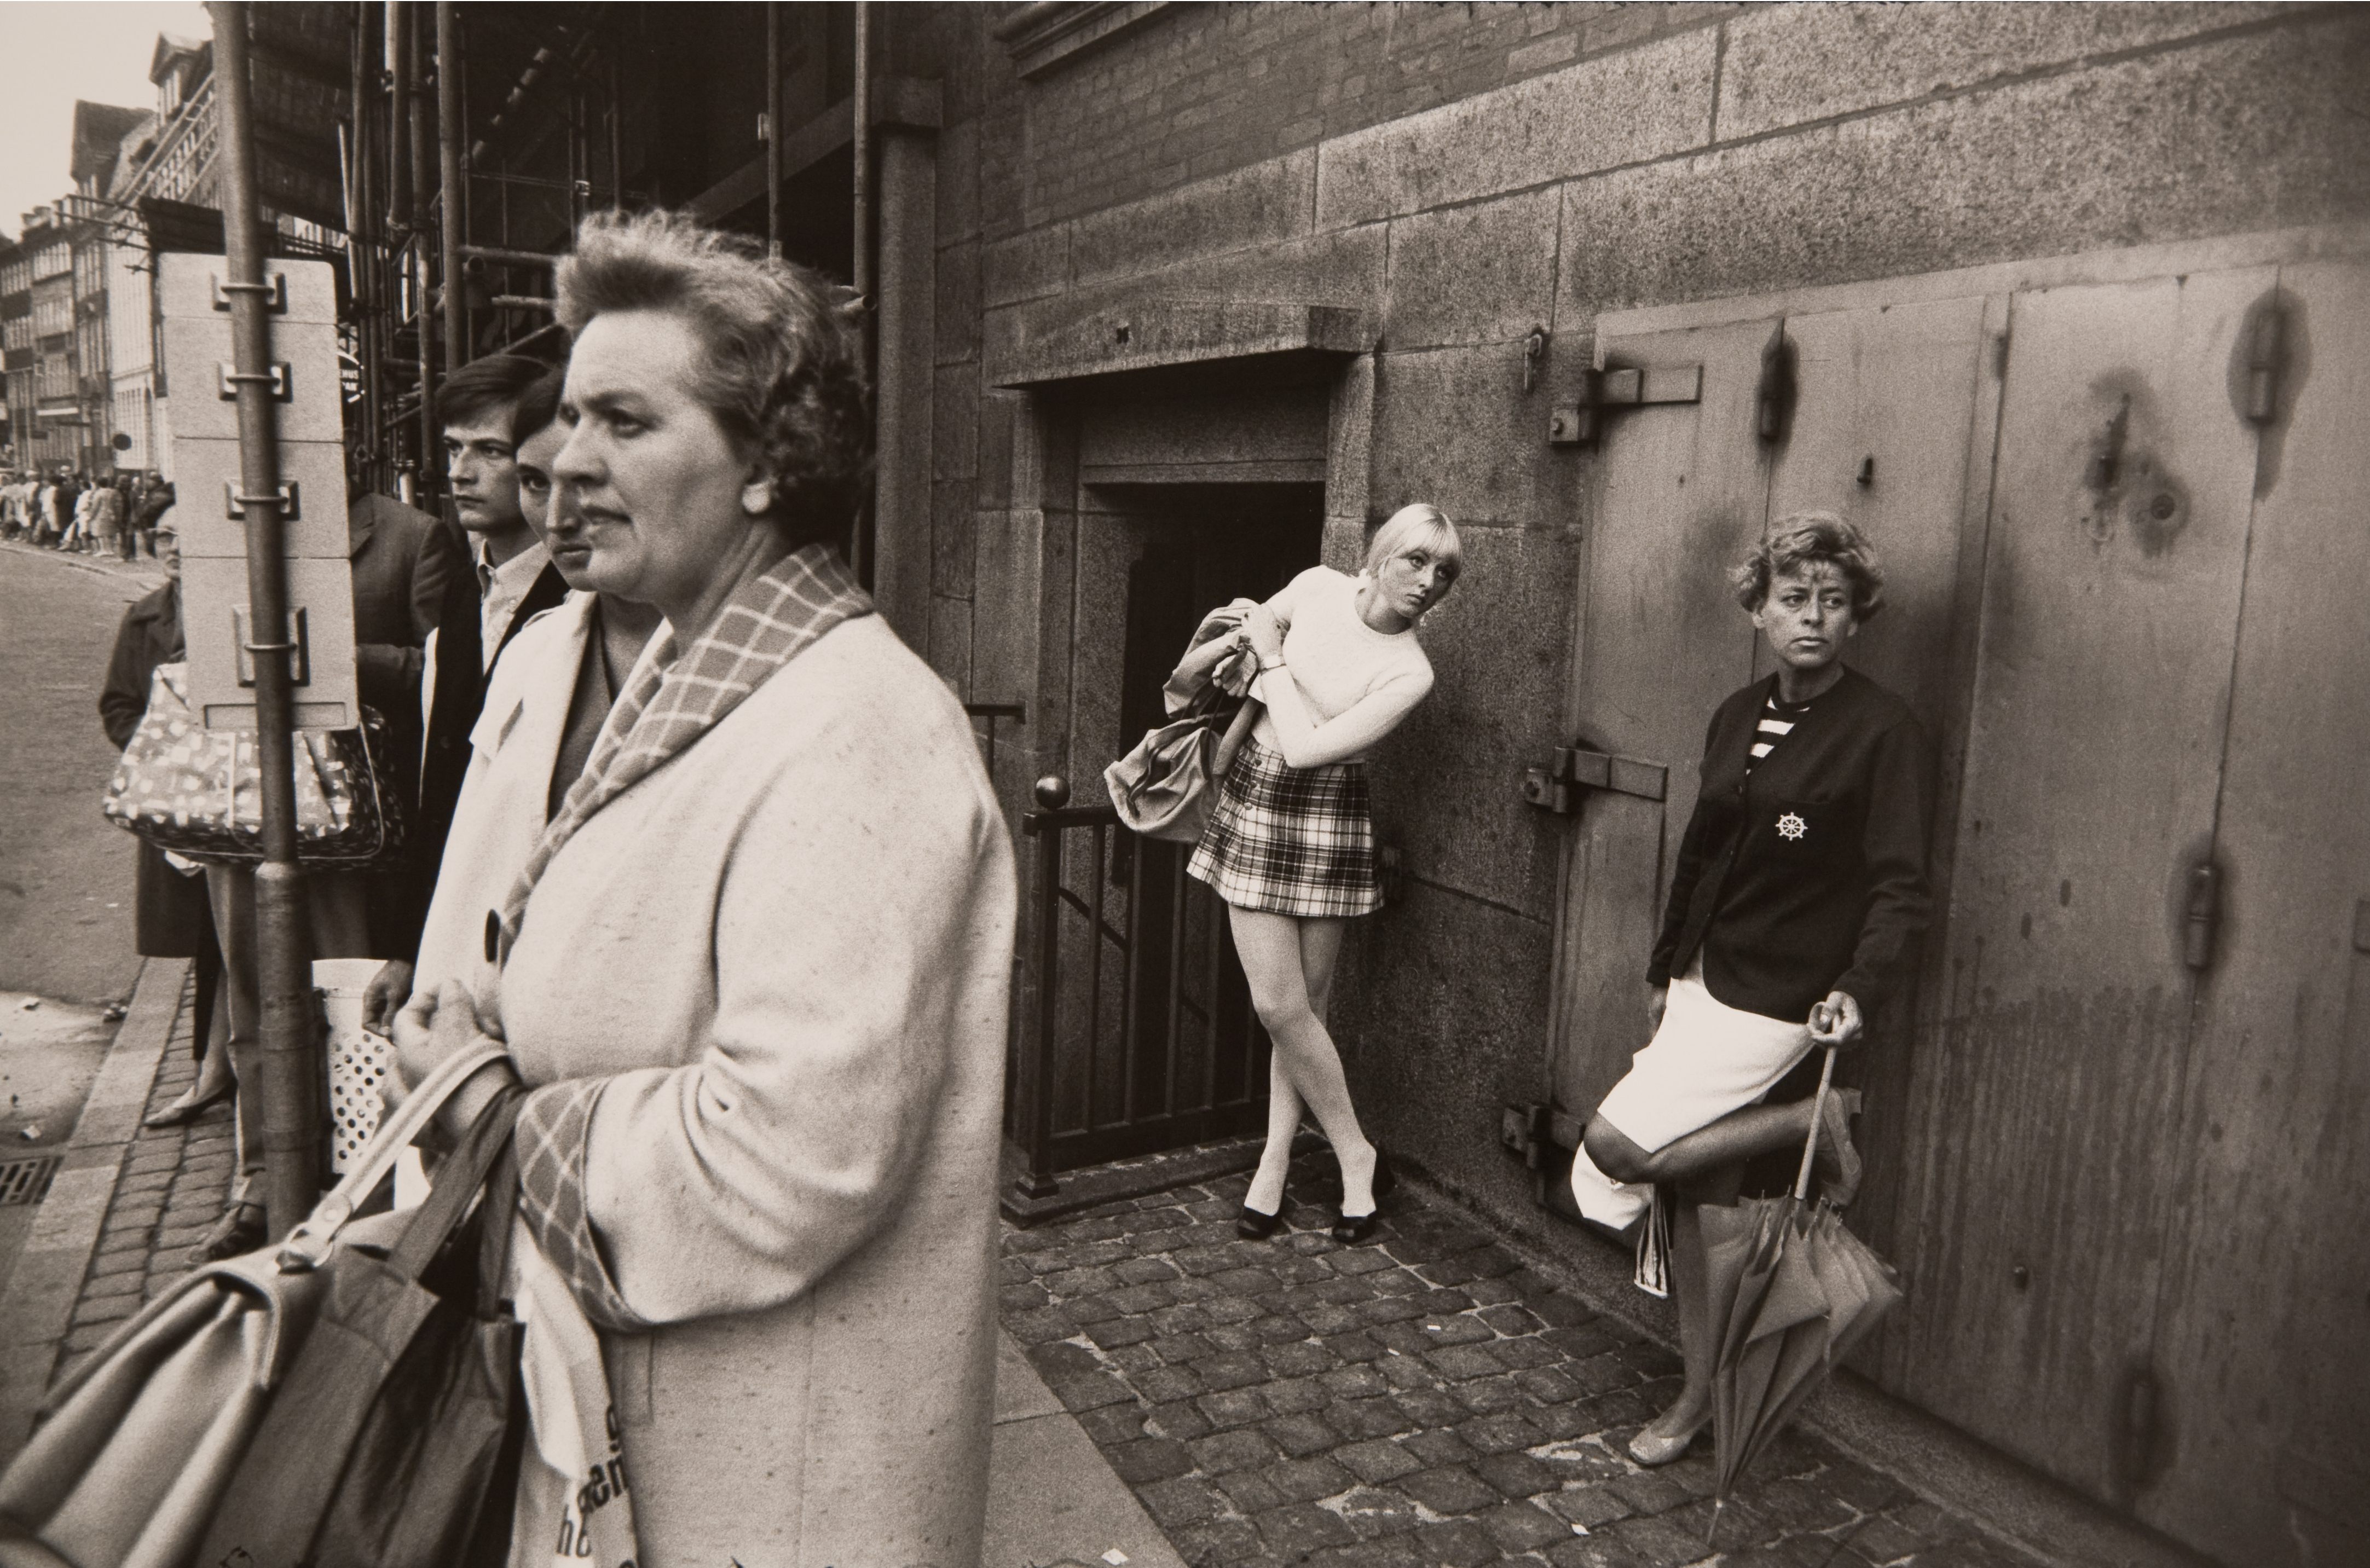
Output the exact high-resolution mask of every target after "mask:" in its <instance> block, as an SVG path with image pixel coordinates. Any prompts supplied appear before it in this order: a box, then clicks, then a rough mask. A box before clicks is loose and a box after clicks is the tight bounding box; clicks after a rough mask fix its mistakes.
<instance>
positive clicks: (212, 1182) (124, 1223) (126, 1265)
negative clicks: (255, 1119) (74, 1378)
mask: <svg viewBox="0 0 2370 1568" xmlns="http://www.w3.org/2000/svg"><path fill="white" fill-rule="evenodd" d="M197 1075H198V1066H197V1061H196V1058H195V1057H194V1056H193V1055H191V1054H190V998H189V993H188V991H187V990H186V989H185V990H184V991H183V993H182V997H181V1006H180V1009H179V1016H178V1018H177V1019H176V1020H174V1023H173V1034H172V1039H171V1042H170V1043H168V1044H167V1046H166V1047H165V1058H164V1060H163V1061H162V1062H161V1063H159V1064H158V1066H157V1068H156V1081H155V1087H154V1088H153V1089H152V1090H150V1091H149V1096H148V1105H147V1110H148V1111H151V1112H153V1111H155V1110H158V1109H160V1108H162V1107H163V1106H166V1105H168V1104H170V1103H171V1102H172V1101H175V1100H178V1098H180V1094H181V1091H182V1090H185V1089H187V1088H189V1087H190V1084H191V1083H193V1082H195V1081H196V1079H197ZM232 1143H233V1140H232V1133H231V1113H230V1102H229V1101H222V1102H221V1103H219V1104H216V1105H212V1106H209V1107H207V1109H206V1111H205V1112H204V1113H203V1114H201V1116H199V1118H198V1119H197V1120H196V1121H194V1122H191V1123H189V1124H186V1125H183V1126H178V1127H165V1128H155V1127H143V1128H141V1129H140V1130H139V1132H138V1134H137V1135H136V1136H134V1137H133V1139H132V1147H130V1149H129V1150H128V1151H127V1152H126V1154H125V1156H124V1160H123V1170H122V1174H121V1176H120V1177H118V1178H117V1180H116V1183H115V1197H114V1200H113V1201H112V1202H111V1203H109V1205H108V1209H107V1219H106V1221H105V1223H104V1224H103V1225H102V1226H101V1228H100V1229H99V1235H98V1251H97V1252H96V1253H95V1254H94V1255H93V1256H92V1258H91V1261H90V1272H89V1274H87V1275H86V1277H85V1278H84V1280H83V1286H82V1293H81V1295H80V1296H79V1297H77V1298H76V1300H75V1311H74V1326H73V1328H72V1329H71V1330H69V1331H68V1332H67V1334H66V1338H65V1343H64V1346H63V1355H62V1356H61V1357H60V1358H59V1363H58V1366H57V1371H58V1372H60V1373H63V1372H64V1370H65V1369H66V1367H67V1366H69V1365H70V1364H71V1363H72V1362H73V1360H74V1358H75V1357H76V1356H79V1355H83V1354H84V1353H86V1352H87V1351H90V1350H92V1349H94V1348H96V1347H97V1346H98V1344H99V1343H101V1342H102V1341H104V1340H105V1339H106V1338H107V1336H108V1335H109V1333H111V1332H114V1330H115V1326H116V1325H117V1324H118V1323H120V1322H121V1321H122V1320H124V1319H126V1318H129V1317H130V1316H132V1313H134V1312H136V1311H138V1310H139V1309H140V1308H141V1307H142V1305H143V1304H144V1303H145V1302H146V1301H148V1300H149V1299H150V1298H151V1297H154V1296H155V1295H156V1293H157V1292H159V1291H161V1290H163V1289H164V1288H165V1287H166V1286H168V1285H170V1284H171V1283H172V1282H173V1281H174V1280H176V1279H178V1278H179V1277H180V1276H181V1275H182V1274H186V1273H188V1272H189V1268H190V1249H191V1248H192V1247H193V1246H195V1244H196V1243H197V1240H198V1239H199V1238H200V1237H201V1236H203V1235H204V1234H205V1233H206V1232H207V1231H208V1230H210V1229H212V1228H213V1223H214V1221H215V1220H217V1219H219V1218H221V1217H222V1212H223V1208H224V1204H225V1201H226V1200H227V1197H228V1195H229V1192H230V1177H231V1166H232V1163H233V1160H234V1159H235V1158H236V1157H235V1153H234V1150H233V1147H232Z"/></svg>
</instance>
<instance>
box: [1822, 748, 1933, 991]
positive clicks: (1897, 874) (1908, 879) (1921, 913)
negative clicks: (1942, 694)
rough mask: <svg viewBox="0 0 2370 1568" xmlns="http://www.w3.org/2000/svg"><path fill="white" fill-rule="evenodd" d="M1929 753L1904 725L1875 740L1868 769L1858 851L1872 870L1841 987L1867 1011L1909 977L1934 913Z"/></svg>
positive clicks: (1840, 988) (1870, 870)
mask: <svg viewBox="0 0 2370 1568" xmlns="http://www.w3.org/2000/svg"><path fill="white" fill-rule="evenodd" d="M1926 752H1927V748H1926V741H1925V736H1924V734H1923V732H1921V731H1919V729H1918V728H1917V726H1916V724H1915V723H1911V722H1907V721H1904V722H1902V723H1898V724H1895V725H1893V727H1892V728H1891V729H1890V730H1889V731H1887V732H1885V734H1884V735H1883V737H1882V738H1881V739H1880V740H1879V741H1878V742H1877V746H1876V755H1875V757H1874V759H1873V762H1872V765H1871V767H1870V778H1869V795H1868V818H1867V823H1866V826H1865V828H1864V830H1863V833H1862V836H1861V849H1860V854H1861V858H1862V860H1863V862H1864V863H1865V864H1866V866H1867V868H1868V871H1867V875H1868V913H1867V915H1866V916H1865V917H1863V918H1862V919H1861V921H1860V928H1859V941H1858V944H1857V945H1856V946H1855V947H1854V948H1853V950H1852V962H1851V967H1850V968H1849V969H1847V970H1846V971H1844V973H1843V974H1842V976H1841V977H1840V978H1838V979H1837V980H1836V981H1835V989H1836V990H1838V991H1843V992H1846V993H1847V994H1848V995H1849V996H1850V997H1852V998H1853V999H1854V1000H1856V1001H1858V1003H1859V1004H1860V1007H1861V1008H1862V1009H1864V1010H1866V1011H1869V1012H1873V1011H1875V1010H1876V1009H1877V1008H1879V1007H1881V1006H1882V1005H1883V1003H1884V1001H1885V999H1886V998H1887V997H1890V996H1891V995H1892V994H1893V991H1894V990H1895V989H1896V988H1898V987H1899V986H1900V985H1901V984H1902V982H1903V981H1904V979H1906V978H1907V972H1908V968H1909V964H1910V963H1911V961H1912V959H1913V958H1914V956H1915V954H1916V947H1917V941H1918V939H1919V938H1920V937H1922V936H1923V935H1924V934H1925V931H1926V926H1927V921H1928V920H1930V919H1931V918H1932V916H1933V909H1934V894H1933V889H1932V887H1931V885H1930V884H1929V883H1928V882H1927V880H1926V839H1927V833H1928V831H1929V830H1930V828H1931V826H1932V824H1933V818H1934V786H1933V776H1934V769H1933V765H1932V762H1931V760H1930V759H1929V758H1928V757H1927V754H1926Z"/></svg>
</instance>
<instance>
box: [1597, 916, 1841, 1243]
mask: <svg viewBox="0 0 2370 1568" xmlns="http://www.w3.org/2000/svg"><path fill="white" fill-rule="evenodd" d="M1810 1050H1811V1026H1810V1024H1809V1023H1808V1022H1807V1021H1805V1022H1802V1023H1787V1022H1784V1021H1782V1020H1778V1019H1774V1018H1764V1017H1763V1016H1762V1015H1761V1014H1759V1013H1749V1012H1744V1011H1742V1010H1741V1009H1736V1008H1732V1007H1730V1006H1729V1005H1728V1004H1727V1003H1726V1002H1723V1001H1721V1000H1720V999H1719V998H1718V997H1714V996H1713V995H1712V994H1711V993H1710V992H1709V991H1708V990H1707V989H1705V987H1704V983H1703V959H1702V957H1701V955H1700V954H1698V955H1697V959H1696V961H1695V962H1694V963H1691V964H1689V965H1688V966H1687V972H1686V973H1685V974H1683V975H1681V976H1680V977H1679V978H1677V979H1676V980H1674V981H1672V982H1671V990H1670V997H1669V1002H1668V1005H1667V1006H1666V1007H1665V1008H1664V1009H1663V1010H1662V1027H1661V1028H1660V1029H1658V1030H1656V1031H1655V1032H1654V1038H1653V1039H1652V1040H1651V1041H1649V1042H1647V1044H1646V1048H1645V1049H1644V1050H1642V1051H1640V1052H1639V1053H1638V1054H1637V1055H1635V1056H1633V1057H1631V1058H1630V1059H1629V1071H1628V1076H1626V1077H1625V1078H1622V1080H1621V1081H1620V1082H1619V1083H1616V1084H1615V1085H1614V1086H1613V1091H1612V1092H1611V1093H1609V1094H1607V1095H1606V1096H1605V1102H1604V1103H1603V1104H1601V1105H1599V1106H1598V1107H1597V1108H1596V1113H1597V1114H1598V1115H1599V1116H1602V1117H1604V1118H1605V1121H1606V1122H1607V1123H1609V1124H1611V1125H1612V1126H1614V1127H1615V1128H1616V1129H1618V1130H1619V1131H1620V1132H1621V1133H1622V1134H1623V1136H1627V1137H1628V1139H1629V1141H1630V1142H1631V1143H1634V1144H1636V1145H1637V1146H1638V1147H1639V1148H1642V1149H1644V1150H1645V1151H1646V1152H1647V1153H1648V1154H1652V1153H1654V1152H1655V1151H1657V1150H1659V1149H1662V1148H1664V1147H1668V1146H1669V1145H1671V1144H1673V1143H1675V1142H1677V1141H1678V1140H1679V1139H1680V1138H1683V1137H1685V1136H1686V1135H1687V1134H1689V1133H1692V1132H1695V1131H1697V1129H1698V1128H1702V1127H1708V1126H1709V1125H1710V1124H1712V1123H1714V1122H1717V1121H1719V1120H1720V1118H1721V1117H1722V1116H1725V1115H1727V1114H1728V1113H1730V1112H1731V1111H1736V1110H1741V1109H1742V1108H1743V1107H1744V1106H1747V1105H1751V1104H1753V1103H1754V1101H1758V1100H1760V1099H1761V1098H1762V1097H1763V1096H1764V1095H1766V1094H1767V1093H1768V1092H1769V1091H1770V1090H1772V1089H1774V1088H1776V1087H1777V1080H1778V1079H1779V1078H1784V1077H1785V1076H1786V1075H1787V1074H1788V1073H1789V1072H1791V1071H1792V1070H1793V1068H1794V1064H1795V1063H1797V1062H1799V1061H1801V1059H1802V1058H1803V1057H1804V1056H1806V1055H1809V1054H1810ZM1653 1193H1654V1186H1653V1183H1652V1182H1616V1181H1615V1180H1613V1178H1611V1177H1610V1176H1607V1175H1606V1174H1605V1172H1604V1171H1602V1170H1598V1169H1597V1168H1596V1162H1595V1161H1593V1160H1592V1159H1589V1158H1588V1150H1587V1149H1585V1148H1582V1149H1581V1150H1580V1151H1579V1152H1578V1153H1576V1154H1575V1155H1573V1157H1572V1161H1571V1195H1572V1199H1573V1201H1574V1202H1576V1203H1577V1204H1579V1205H1580V1212H1581V1213H1582V1214H1583V1215H1585V1216H1588V1217H1589V1218H1590V1219H1593V1220H1594V1221H1595V1222H1596V1223H1597V1224H1599V1225H1603V1226H1608V1227H1610V1228H1613V1229H1616V1230H1619V1229H1622V1228H1625V1227H1627V1226H1628V1225H1630V1224H1632V1223H1633V1222H1635V1221H1636V1219H1637V1218H1638V1216H1639V1215H1641V1214H1644V1213H1645V1212H1646V1205H1648V1204H1649V1203H1650V1202H1651V1200H1652V1198H1653Z"/></svg>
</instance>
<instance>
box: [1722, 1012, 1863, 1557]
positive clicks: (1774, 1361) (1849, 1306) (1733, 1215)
mask: <svg viewBox="0 0 2370 1568" xmlns="http://www.w3.org/2000/svg"><path fill="white" fill-rule="evenodd" d="M1834 1077H1835V1048H1834V1047H1833V1046H1830V1047H1828V1049H1827V1058H1826V1063H1825V1065H1824V1067H1823V1068H1822V1069H1821V1071H1820V1074H1819V1092H1818V1097H1817V1099H1816V1100H1815V1101H1812V1109H1811V1136H1810V1137H1809V1139H1808V1140H1807V1141H1806V1142H1805V1143H1804V1145H1803V1148H1802V1166H1801V1172H1800V1173H1799V1174H1798V1175H1797V1176H1796V1178H1795V1182H1794V1191H1793V1192H1792V1193H1791V1194H1789V1195H1788V1196H1785V1197H1777V1198H1749V1199H1746V1200H1745V1201H1743V1203H1739V1204H1736V1205H1733V1206H1731V1207H1727V1208H1715V1207H1707V1208H1705V1209H1703V1210H1702V1211H1701V1213H1700V1215H1699V1216H1698V1223H1699V1224H1700V1225H1701V1227H1702V1231H1703V1240H1704V1266H1705V1275H1706V1284H1707V1286H1708V1295H1709V1302H1710V1309H1711V1327H1712V1340H1713V1343H1715V1344H1717V1345H1718V1346H1719V1347H1720V1350H1719V1358H1718V1359H1717V1360H1716V1361H1715V1362H1714V1364H1713V1370H1712V1435H1713V1438H1714V1440H1715V1442H1716V1444H1717V1447H1718V1456H1719V1457H1718V1464H1717V1469H1716V1471H1715V1486H1714V1492H1713V1506H1712V1533H1714V1534H1717V1532H1718V1531H1719V1528H1720V1509H1721V1508H1722V1507H1724V1506H1726V1505H1727V1502H1728V1498H1729V1495H1730V1493H1731V1492H1733V1491H1734V1490H1735V1486H1736V1481H1737V1478H1738V1477H1739V1476H1740V1475H1742V1474H1743V1471H1744V1468H1745V1466H1747V1465H1749V1464H1751V1463H1752V1462H1753V1460H1754V1458H1755V1457H1756V1456H1757V1455H1759V1454H1760V1453H1761V1452H1762V1450H1763V1449H1765V1448H1766V1447H1768V1446H1769V1442H1770V1439H1772V1438H1773V1437H1775V1436H1776V1435H1777V1433H1778V1431H1779V1430H1780V1429H1781V1428H1782V1427H1784V1426H1785V1424H1786V1423H1787V1422H1788V1421H1789V1420H1791V1419H1792V1418H1793V1415H1794V1412H1796V1411H1797V1410H1799V1409H1800V1408H1801V1404H1802V1401H1804V1400H1806V1399H1808V1398H1809V1397H1810V1395H1811V1391H1812V1389H1815V1388H1817V1387H1818V1385H1819V1381H1820V1379H1822V1378H1824V1377H1825V1376H1826V1375H1827V1374H1828V1373H1829V1372H1831V1371H1832V1370H1834V1368H1835V1363H1836V1362H1837V1361H1839V1360H1841V1359H1842V1358H1843V1357H1844V1356H1845V1355H1849V1354H1850V1352H1851V1350H1852V1348H1853V1347H1854V1346H1856V1345H1857V1344H1858V1343H1859V1342H1860V1341H1861V1340H1863V1339H1865V1338H1866V1337H1867V1336H1868V1334H1869V1332H1870V1331H1871V1330H1873V1329H1874V1328H1875V1327H1876V1325H1877V1324H1878V1323H1879V1322H1881V1320H1883V1318H1884V1315H1885V1314H1886V1313H1888V1312H1890V1311H1892V1310H1893V1308H1894V1307H1896V1306H1898V1305H1900V1302H1901V1299H1902V1287H1901V1276H1900V1274H1898V1273H1897V1272H1896V1271H1895V1270H1894V1269H1893V1266H1892V1265H1891V1264H1889V1263H1887V1262H1884V1261H1883V1260H1882V1259H1881V1258H1879V1257H1878V1256H1877V1255H1876V1254H1875V1253H1874V1252H1872V1251H1870V1250H1869V1248H1868V1246H1867V1244H1866V1243H1864V1242H1862V1241H1861V1240H1860V1239H1859V1238H1858V1237H1856V1236H1854V1235H1853V1234H1852V1233H1851V1232H1850V1231H1848V1230H1847V1229H1845V1228H1844V1223H1843V1219H1842V1216H1839V1215H1838V1214H1837V1213H1836V1212H1835V1210H1834V1209H1833V1208H1831V1207H1828V1206H1826V1205H1824V1204H1823V1205H1818V1206H1816V1207H1813V1206H1812V1205H1810V1204H1809V1203H1808V1202H1807V1201H1806V1198H1807V1195H1808V1193H1809V1192H1810V1185H1811V1162H1812V1157H1813V1155H1814V1154H1815V1153H1816V1152H1817V1149H1818V1145H1819V1128H1820V1125H1821V1123H1822V1119H1823V1117H1824V1114H1825V1107H1826V1098H1827V1089H1828V1085H1829V1084H1830V1083H1831V1082H1832V1080H1833V1078H1834Z"/></svg>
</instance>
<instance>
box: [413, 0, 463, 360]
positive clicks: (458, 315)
mask: <svg viewBox="0 0 2370 1568" xmlns="http://www.w3.org/2000/svg"><path fill="white" fill-rule="evenodd" d="M459 35H460V29H459V28H458V27H457V25H456V24H455V23H454V18H453V0H436V151H437V158H438V170H439V179H438V182H437V187H436V233H437V236H438V244H439V248H440V249H441V250H442V252H443V255H442V258H441V259H440V262H439V266H438V271H440V272H441V273H442V274H443V284H444V374H445V375H452V374H453V373H454V371H456V370H458V369H460V368H461V356H462V355H463V354H464V353H466V352H467V350H468V344H469V326H468V320H467V317H466V314H465V313H466V311H467V310H468V308H469V301H468V291H467V290H466V289H465V288H463V287H462V286H461V243H462V241H463V240H464V239H465V238H466V237H467V236H465V235H463V234H462V232H461V212H462V210H463V208H464V206H465V203H464V202H463V201H462V192H461V45H460V37H459ZM421 347H422V348H423V349H424V348H425V347H426V345H425V344H422V345H421ZM421 357H422V358H425V357H426V355H425V354H424V353H423V354H422V356H421Z"/></svg>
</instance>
